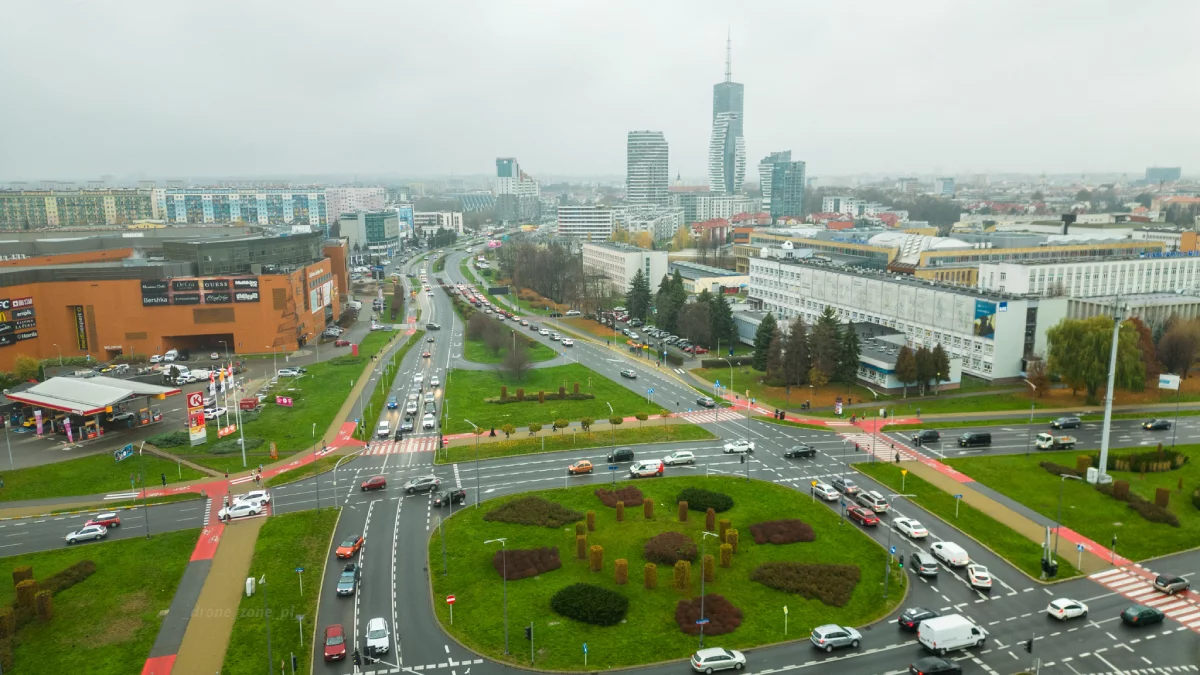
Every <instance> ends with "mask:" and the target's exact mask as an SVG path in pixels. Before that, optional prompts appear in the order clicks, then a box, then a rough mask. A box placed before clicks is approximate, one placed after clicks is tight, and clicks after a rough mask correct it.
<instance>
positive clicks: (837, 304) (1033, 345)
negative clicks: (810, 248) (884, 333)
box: [749, 251, 1067, 380]
mask: <svg viewBox="0 0 1200 675" xmlns="http://www.w3.org/2000/svg"><path fill="white" fill-rule="evenodd" d="M788 253H790V252H782V253H779V252H771V251H768V255H782V256H783V257H763V258H750V259H749V264H750V300H751V303H752V304H755V305H757V306H758V307H759V308H761V309H763V310H766V311H770V312H774V313H775V316H776V317H777V318H779V319H781V320H783V321H790V320H791V319H792V318H793V317H795V316H797V315H801V316H803V317H804V320H805V322H807V323H808V324H809V325H812V323H813V322H815V321H816V319H817V317H818V316H819V315H820V314H821V312H822V311H823V310H824V309H825V307H832V308H833V310H834V311H835V312H836V313H837V315H838V317H839V319H840V320H841V321H842V322H843V323H844V322H847V321H853V322H865V323H873V324H879V325H882V326H887V327H889V328H893V329H895V330H898V331H900V332H902V333H903V334H904V336H905V343H906V344H907V345H908V346H909V347H911V348H913V349H916V348H918V347H921V346H925V347H928V348H930V349H932V348H933V347H934V346H936V345H938V344H941V345H942V348H943V349H945V350H946V351H947V353H949V354H950V355H951V357H955V358H960V359H962V370H963V372H965V373H968V374H970V375H975V376H977V377H981V378H984V379H987V380H994V379H1009V378H1017V377H1020V376H1021V373H1022V372H1023V369H1024V360H1023V359H1024V357H1026V356H1027V355H1032V354H1045V352H1046V329H1048V328H1050V327H1051V326H1053V325H1055V324H1057V323H1058V322H1059V321H1060V320H1061V319H1062V318H1063V317H1064V316H1065V314H1066V310H1067V305H1066V302H1065V301H1055V302H1048V303H1045V304H1044V306H1043V305H1041V304H1040V303H1039V301H1038V300H1036V299H1029V298H1018V297H1015V296H1010V295H1006V294H997V293H994V292H988V291H975V290H972V289H964V288H960V287H955V286H949V285H943V284H936V283H933V282H928V281H924V280H919V279H914V278H912V277H907V276H905V277H900V276H896V275H893V274H887V273H883V272H865V271H863V272H859V271H850V270H848V269H845V268H840V267H834V266H831V265H828V264H823V263H816V262H805V261H801V260H798V259H793V258H789V257H787V255H786V254H788Z"/></svg>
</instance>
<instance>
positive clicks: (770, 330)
mask: <svg viewBox="0 0 1200 675" xmlns="http://www.w3.org/2000/svg"><path fill="white" fill-rule="evenodd" d="M777 327H778V326H777V325H776V323H775V315H774V314H772V313H770V312H767V315H766V316H765V317H763V320H762V322H761V323H759V324H758V330H757V331H755V333H754V362H753V365H754V369H755V370H760V371H766V369H767V351H768V350H770V349H771V339H772V338H773V337H775V329H776V328H777Z"/></svg>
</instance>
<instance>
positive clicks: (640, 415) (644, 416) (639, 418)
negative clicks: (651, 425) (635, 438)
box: [634, 412, 650, 422]
mask: <svg viewBox="0 0 1200 675" xmlns="http://www.w3.org/2000/svg"><path fill="white" fill-rule="evenodd" d="M634 417H635V418H636V419H637V421H639V422H645V421H646V420H648V419H650V415H648V414H646V413H644V412H640V413H635V414H634Z"/></svg>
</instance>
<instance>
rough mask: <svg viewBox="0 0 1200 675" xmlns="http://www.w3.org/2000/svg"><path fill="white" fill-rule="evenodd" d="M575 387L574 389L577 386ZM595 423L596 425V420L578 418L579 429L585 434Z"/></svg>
mask: <svg viewBox="0 0 1200 675" xmlns="http://www.w3.org/2000/svg"><path fill="white" fill-rule="evenodd" d="M575 386H576V388H578V386H579V384H578V383H576V385H575ZM575 393H576V394H578V393H579V392H578V391H577V392H575ZM595 423H596V420H595V419H594V418H591V417H580V418H579V427H580V428H581V429H583V430H584V431H585V432H586V431H589V430H591V428H592V425H593V424H595Z"/></svg>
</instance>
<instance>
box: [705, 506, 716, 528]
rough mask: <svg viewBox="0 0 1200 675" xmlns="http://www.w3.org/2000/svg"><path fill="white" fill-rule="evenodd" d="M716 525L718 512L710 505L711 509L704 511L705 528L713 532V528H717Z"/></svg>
mask: <svg viewBox="0 0 1200 675" xmlns="http://www.w3.org/2000/svg"><path fill="white" fill-rule="evenodd" d="M716 526H717V512H716V511H713V510H712V507H709V509H708V510H707V511H705V512H704V529H706V530H708V531H709V532H712V531H713V528H715V527H716Z"/></svg>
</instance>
